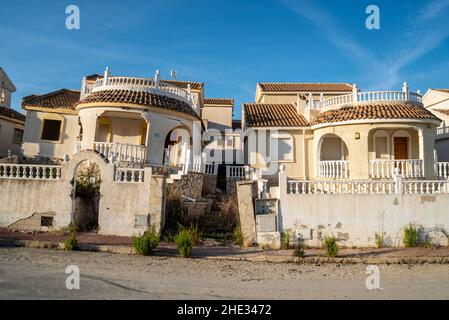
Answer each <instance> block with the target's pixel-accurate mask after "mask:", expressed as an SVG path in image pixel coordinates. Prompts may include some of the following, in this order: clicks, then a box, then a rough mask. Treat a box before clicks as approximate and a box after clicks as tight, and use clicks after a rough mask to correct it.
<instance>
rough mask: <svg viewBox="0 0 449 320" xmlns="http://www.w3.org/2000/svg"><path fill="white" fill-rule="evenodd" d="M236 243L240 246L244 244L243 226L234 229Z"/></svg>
mask: <svg viewBox="0 0 449 320" xmlns="http://www.w3.org/2000/svg"><path fill="white" fill-rule="evenodd" d="M234 243H235V244H236V245H238V246H243V243H244V239H243V231H242V228H241V227H237V228H236V229H235V230H234Z"/></svg>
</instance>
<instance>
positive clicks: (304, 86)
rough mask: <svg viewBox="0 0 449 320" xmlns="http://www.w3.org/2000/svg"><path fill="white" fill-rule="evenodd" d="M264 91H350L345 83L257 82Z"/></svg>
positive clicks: (348, 85)
mask: <svg viewBox="0 0 449 320" xmlns="http://www.w3.org/2000/svg"><path fill="white" fill-rule="evenodd" d="M259 86H260V87H261V89H262V91H265V92H351V91H352V89H353V87H352V85H350V84H347V83H259Z"/></svg>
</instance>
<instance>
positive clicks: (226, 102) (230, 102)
mask: <svg viewBox="0 0 449 320" xmlns="http://www.w3.org/2000/svg"><path fill="white" fill-rule="evenodd" d="M204 104H205V105H217V106H234V99H231V98H229V99H228V98H205V99H204Z"/></svg>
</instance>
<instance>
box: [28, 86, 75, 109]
mask: <svg viewBox="0 0 449 320" xmlns="http://www.w3.org/2000/svg"><path fill="white" fill-rule="evenodd" d="M79 100H80V92H79V91H75V90H68V89H61V90H58V91H54V92H50V93H47V94H43V95H31V96H27V97H24V98H23V101H22V107H23V108H25V107H40V108H49V109H72V110H74V109H75V104H76V103H77V102H78V101H79Z"/></svg>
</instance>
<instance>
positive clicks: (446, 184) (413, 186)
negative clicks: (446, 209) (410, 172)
mask: <svg viewBox="0 0 449 320" xmlns="http://www.w3.org/2000/svg"><path fill="white" fill-rule="evenodd" d="M403 192H404V193H405V194H435V193H449V181H448V180H442V181H441V180H440V181H438V180H426V181H423V180H418V181H404V182H403Z"/></svg>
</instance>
